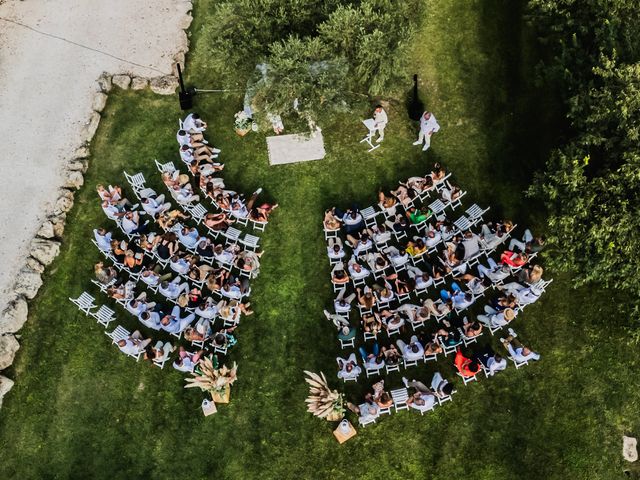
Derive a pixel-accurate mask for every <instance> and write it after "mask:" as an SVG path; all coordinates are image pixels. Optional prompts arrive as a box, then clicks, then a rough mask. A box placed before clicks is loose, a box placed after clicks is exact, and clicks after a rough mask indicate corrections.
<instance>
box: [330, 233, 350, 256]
mask: <svg viewBox="0 0 640 480" xmlns="http://www.w3.org/2000/svg"><path fill="white" fill-rule="evenodd" d="M327 243H328V246H327V255H328V257H329V258H330V259H331V260H340V259H342V258H344V256H345V255H346V253H345V251H344V248H343V245H342V240H341V239H340V238H338V237H336V238H329V239H328V240H327Z"/></svg>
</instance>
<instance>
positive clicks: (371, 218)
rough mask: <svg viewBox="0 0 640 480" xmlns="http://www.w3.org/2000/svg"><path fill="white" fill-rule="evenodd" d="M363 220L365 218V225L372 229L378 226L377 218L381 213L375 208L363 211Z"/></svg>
mask: <svg viewBox="0 0 640 480" xmlns="http://www.w3.org/2000/svg"><path fill="white" fill-rule="evenodd" d="M360 213H361V214H362V218H364V223H365V225H366V226H367V227H369V228H371V227H372V226H374V225H375V224H376V217H377V216H378V214H380V212H376V210H375V209H374V208H373V207H367V208H365V209H364V210H361V211H360Z"/></svg>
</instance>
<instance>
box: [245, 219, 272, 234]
mask: <svg viewBox="0 0 640 480" xmlns="http://www.w3.org/2000/svg"><path fill="white" fill-rule="evenodd" d="M249 221H250V222H251V226H252V227H253V229H254V230H257V231H259V232H264V229H265V228H266V226H267V223H269V222H258V221H256V220H253V219H252V218H250V219H249Z"/></svg>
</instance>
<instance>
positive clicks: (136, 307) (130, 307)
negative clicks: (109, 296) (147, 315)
mask: <svg viewBox="0 0 640 480" xmlns="http://www.w3.org/2000/svg"><path fill="white" fill-rule="evenodd" d="M155 306H156V304H155V302H147V293H146V292H142V293H141V294H140V295H138V296H137V297H136V298H132V299H131V300H129V301H128V302H127V303H126V305H125V309H126V310H127V311H128V312H129V313H131V314H132V315H135V316H136V317H137V316H139V315H140V314H141V313H142V312H146V311H147V310H153V307H155Z"/></svg>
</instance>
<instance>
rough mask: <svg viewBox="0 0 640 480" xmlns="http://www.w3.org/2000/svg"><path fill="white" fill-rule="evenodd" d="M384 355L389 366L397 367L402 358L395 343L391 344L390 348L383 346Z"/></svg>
mask: <svg viewBox="0 0 640 480" xmlns="http://www.w3.org/2000/svg"><path fill="white" fill-rule="evenodd" d="M382 354H383V355H384V362H385V364H386V365H389V366H394V365H397V364H398V363H400V359H401V358H402V354H401V353H400V352H399V351H398V349H397V348H396V346H395V345H394V344H393V343H390V344H389V345H388V346H383V347H382Z"/></svg>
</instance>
